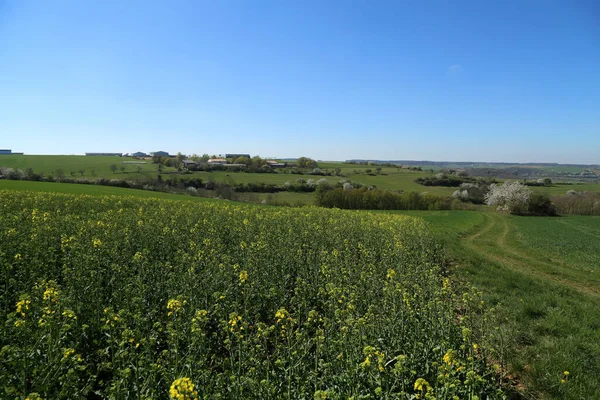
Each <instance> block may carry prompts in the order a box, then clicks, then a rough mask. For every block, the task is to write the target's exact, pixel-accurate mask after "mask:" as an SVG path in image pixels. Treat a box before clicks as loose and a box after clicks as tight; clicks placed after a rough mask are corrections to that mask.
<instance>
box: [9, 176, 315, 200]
mask: <svg viewBox="0 0 600 400" xmlns="http://www.w3.org/2000/svg"><path fill="white" fill-rule="evenodd" d="M2 189H7V190H26V191H33V192H46V193H67V194H87V195H91V196H103V195H104V196H109V195H115V196H134V197H141V198H155V199H169V200H190V201H196V202H202V201H206V200H210V199H207V198H204V197H198V196H189V195H187V194H176V193H163V192H153V191H148V190H137V189H126V188H120V187H111V186H101V185H78V184H71V183H56V182H30V181H9V180H0V190H2ZM255 197H256V202H259V201H262V200H266V201H267V203H268V204H270V203H271V202H273V203H277V202H285V203H287V204H290V205H297V204H300V205H311V204H312V203H313V200H314V196H313V194H312V193H294V192H280V193H273V194H268V193H256V196H255ZM240 204H243V203H240Z"/></svg>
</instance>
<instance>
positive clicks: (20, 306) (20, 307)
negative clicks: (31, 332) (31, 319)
mask: <svg viewBox="0 0 600 400" xmlns="http://www.w3.org/2000/svg"><path fill="white" fill-rule="evenodd" d="M30 304H31V300H28V299H24V300H20V301H19V302H17V314H21V316H22V317H25V316H26V315H27V313H26V312H25V311H28V310H29V305H30Z"/></svg>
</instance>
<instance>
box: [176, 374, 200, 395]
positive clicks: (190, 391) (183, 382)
mask: <svg viewBox="0 0 600 400" xmlns="http://www.w3.org/2000/svg"><path fill="white" fill-rule="evenodd" d="M169 396H170V397H171V399H173V400H192V399H197V398H198V391H197V390H196V389H195V387H194V383H193V382H192V380H191V379H190V378H187V377H184V378H179V379H175V380H174V381H173V383H172V384H171V388H170V390H169Z"/></svg>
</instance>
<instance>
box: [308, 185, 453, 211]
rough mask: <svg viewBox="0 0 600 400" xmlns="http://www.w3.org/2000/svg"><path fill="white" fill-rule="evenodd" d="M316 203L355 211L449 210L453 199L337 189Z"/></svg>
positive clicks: (380, 191) (369, 190) (319, 197)
mask: <svg viewBox="0 0 600 400" xmlns="http://www.w3.org/2000/svg"><path fill="white" fill-rule="evenodd" d="M347 184H348V182H346V183H345V184H344V185H347ZM316 203H317V204H318V205H320V206H322V207H329V208H333V207H335V208H342V209H354V210H449V209H450V208H451V205H452V198H450V197H440V196H435V195H431V194H420V193H417V192H406V193H402V194H399V193H393V192H390V191H388V190H381V189H368V188H360V189H353V190H347V189H346V190H344V188H336V189H332V190H328V191H324V192H323V193H320V194H319V196H317V199H316Z"/></svg>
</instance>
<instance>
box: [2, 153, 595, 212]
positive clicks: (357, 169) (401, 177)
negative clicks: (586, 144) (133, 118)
mask: <svg viewBox="0 0 600 400" xmlns="http://www.w3.org/2000/svg"><path fill="white" fill-rule="evenodd" d="M132 160H133V159H131V158H127V157H107V156H41V155H24V156H18V155H16V156H13V155H9V156H0V166H6V167H11V168H19V169H22V170H25V169H26V168H33V170H34V172H35V173H43V174H45V175H56V171H57V170H58V169H62V170H63V172H64V174H65V176H67V177H70V176H71V172H73V173H74V174H75V175H74V178H80V177H82V176H83V177H85V178H88V179H91V178H93V177H92V170H93V171H94V173H95V175H96V177H103V178H109V179H110V178H119V179H126V180H136V179H137V178H140V177H155V176H156V174H157V167H156V165H154V164H151V161H147V162H148V164H146V165H141V167H142V172H141V173H139V174H138V173H137V170H136V168H137V165H125V167H126V171H125V173H122V172H121V171H120V170H118V171H117V173H113V172H112V171H111V169H110V166H111V165H112V164H115V165H116V166H117V167H118V168H120V167H121V166H122V165H124V164H122V162H123V161H132ZM319 167H320V168H321V169H326V170H329V171H330V172H333V171H334V170H335V169H336V168H339V169H340V170H341V173H342V175H343V176H341V177H340V176H326V177H324V178H325V179H327V180H328V181H329V182H330V183H337V182H338V181H340V180H342V179H348V180H351V181H352V182H357V183H360V184H362V185H365V186H376V187H378V188H382V189H388V190H393V191H415V192H419V193H423V192H427V193H431V194H434V195H439V196H451V195H452V193H453V192H454V191H455V190H456V189H457V188H452V187H436V186H423V185H420V184H418V183H416V182H415V179H417V178H419V177H424V176H429V175H430V172H424V171H411V170H408V169H399V168H389V167H383V168H382V170H381V174H375V168H376V166H367V165H355V164H344V163H339V162H321V163H319ZM369 169H370V170H371V171H372V172H371V174H372V175H371V174H367V173H366V171H367V170H369ZM79 170H83V171H84V173H83V175H81V174H80V173H79ZM164 172H165V174H164V175H163V176H164V177H165V178H167V177H169V176H174V177H180V178H182V179H190V178H201V179H202V180H203V181H209V180H212V181H215V182H225V183H228V184H236V183H258V182H260V183H267V184H276V185H283V184H284V183H286V182H291V183H294V182H295V181H296V180H297V179H300V178H301V179H304V180H305V181H306V180H308V179H313V180H315V181H317V180H319V179H321V178H323V177H322V176H318V175H308V174H304V175H300V174H288V173H284V170H283V169H282V170H278V173H273V174H259V173H245V172H224V171H215V172H202V171H200V172H194V173H192V174H186V175H179V174H176V173H175V172H176V170H175V169H174V168H167V167H165V168H164ZM171 173H175V174H173V175H172V174H171ZM532 189H533V190H534V191H536V192H540V193H544V194H547V195H562V194H565V193H566V192H567V191H568V190H576V191H600V184H596V183H587V184H573V185H554V186H550V187H533V188H532ZM257 198H258V199H259V201H260V200H263V199H264V198H266V195H263V194H259V195H258V196H257ZM273 198H274V199H276V200H277V201H285V202H287V203H289V204H292V205H294V204H303V205H311V204H313V199H314V196H312V195H307V194H300V193H279V194H277V195H275V196H274V197H273Z"/></svg>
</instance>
